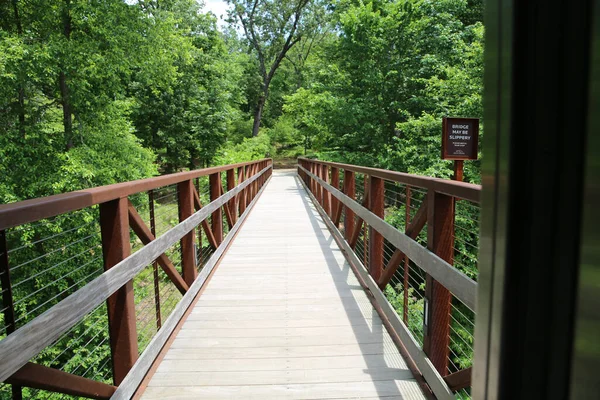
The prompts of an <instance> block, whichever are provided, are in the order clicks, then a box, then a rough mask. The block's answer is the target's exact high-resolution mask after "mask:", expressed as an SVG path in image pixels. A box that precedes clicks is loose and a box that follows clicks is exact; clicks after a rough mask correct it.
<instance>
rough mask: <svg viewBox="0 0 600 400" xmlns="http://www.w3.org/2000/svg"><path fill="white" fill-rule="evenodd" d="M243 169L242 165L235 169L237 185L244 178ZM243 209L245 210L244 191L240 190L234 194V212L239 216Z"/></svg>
mask: <svg viewBox="0 0 600 400" xmlns="http://www.w3.org/2000/svg"><path fill="white" fill-rule="evenodd" d="M244 171H245V169H244V167H238V169H237V180H238V185H239V184H240V183H242V182H244V180H245V179H246V178H245V176H244ZM244 211H246V191H245V190H242V191H241V192H239V193H238V195H237V196H236V211H235V212H236V214H237V215H238V216H240V215H242V214H243V213H244Z"/></svg>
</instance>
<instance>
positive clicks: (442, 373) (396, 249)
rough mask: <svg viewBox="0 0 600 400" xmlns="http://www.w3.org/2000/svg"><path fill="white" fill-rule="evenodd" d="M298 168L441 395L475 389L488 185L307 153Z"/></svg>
mask: <svg viewBox="0 0 600 400" xmlns="http://www.w3.org/2000/svg"><path fill="white" fill-rule="evenodd" d="M298 174H299V176H300V178H301V180H302V181H303V182H304V184H305V187H306V188H307V190H308V191H309V193H311V196H312V197H313V201H314V202H315V203H316V204H317V205H318V208H319V211H320V212H321V213H322V214H323V216H324V219H325V221H326V223H327V224H328V225H329V227H330V230H332V232H333V233H334V236H335V237H336V239H337V240H338V243H339V245H340V247H341V248H342V250H344V251H345V253H346V256H347V258H348V259H349V261H350V263H351V264H353V268H354V269H355V270H356V271H357V273H358V274H359V275H361V274H362V277H363V284H364V285H365V286H367V287H368V289H369V290H370V292H371V293H372V295H373V297H374V300H375V301H376V302H377V303H378V305H379V307H380V310H379V311H380V313H383V314H384V316H385V317H386V318H387V320H388V321H389V327H390V328H391V329H392V330H394V331H395V332H396V333H397V335H398V337H399V341H400V342H401V345H402V346H404V347H405V348H406V350H407V352H408V355H409V356H410V358H411V359H412V360H413V361H414V363H415V364H416V365H415V366H416V369H418V371H419V372H420V374H421V375H422V376H423V377H424V379H425V381H426V382H427V383H428V385H429V387H430V388H431V390H432V391H433V393H434V394H435V395H436V397H437V398H439V399H443V398H464V399H468V398H470V397H471V396H470V385H471V365H472V361H473V329H474V318H475V314H474V307H475V297H476V290H477V284H476V279H477V256H478V247H479V231H478V229H479V228H478V227H479V198H480V192H481V187H480V186H479V185H473V184H467V183H463V182H456V181H449V180H443V179H436V178H430V177H424V176H417V175H410V174H404V173H400V172H394V171H389V170H382V169H376V168H367V167H361V166H356V165H348V164H340V163H333V162H325V161H318V160H311V159H306V158H300V159H299V160H298Z"/></svg>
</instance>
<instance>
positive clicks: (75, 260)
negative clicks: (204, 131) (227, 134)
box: [0, 158, 481, 399]
mask: <svg viewBox="0 0 600 400" xmlns="http://www.w3.org/2000/svg"><path fill="white" fill-rule="evenodd" d="M480 190H481V188H480V186H478V185H471V184H466V183H461V182H455V181H450V180H444V179H436V178H430V177H424V176H416V175H410V174H403V173H399V172H394V171H388V170H380V169H374V168H367V167H361V166H355V165H347V164H339V163H331V162H324V161H318V160H312V159H304V158H301V159H299V160H298V166H297V169H294V170H275V171H273V168H272V161H271V160H270V159H265V160H260V161H254V162H249V163H242V164H234V165H225V166H220V167H213V168H207V169H201V170H195V171H187V172H181V173H177V174H171V175H164V176H160V177H155V178H150V179H145V180H140V181H134V182H125V183H119V184H115V185H110V186H103V187H97V188H92V189H88V190H82V191H77V192H72V193H66V194H61V195H56V196H50V197H46V198H40V199H33V200H27V201H22V202H17V203H12V204H7V205H1V206H0V278H1V280H0V283H1V284H2V305H1V307H0V309H1V310H2V317H1V318H2V319H0V329H1V330H2V333H0V335H2V336H0V338H1V340H0V381H1V382H3V383H2V386H0V397H1V398H3V399H4V398H6V399H9V398H13V399H20V398H49V399H62V398H94V399H131V398H137V399H186V398H189V399H192V398H193V399H202V398H206V399H225V398H226V399H232V398H235V399H357V398H360V399H376V398H383V399H432V398H437V399H451V398H464V399H467V398H470V385H471V365H472V360H473V326H474V319H475V313H474V304H475V297H476V291H477V283H476V280H477V269H476V260H477V248H478V241H479V232H478V226H479V224H478V218H479V196H480Z"/></svg>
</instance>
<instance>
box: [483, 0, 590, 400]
mask: <svg viewBox="0 0 600 400" xmlns="http://www.w3.org/2000/svg"><path fill="white" fill-rule="evenodd" d="M591 4H592V1H591V0H581V1H576V2H562V3H560V4H558V5H557V4H549V3H547V2H545V1H541V0H533V1H527V2H518V1H508V0H491V1H489V2H487V3H486V18H485V21H486V33H487V36H486V55H485V68H486V72H485V94H484V108H485V118H484V123H485V136H484V150H483V152H484V157H483V188H484V190H483V198H482V205H483V209H482V226H481V233H482V239H481V243H482V245H481V251H480V264H479V269H480V275H479V295H478V305H477V320H476V330H475V368H474V375H473V397H474V398H477V399H499V398H502V399H504V398H510V399H528V400H529V399H544V400H552V399H557V400H558V399H565V398H567V397H568V388H569V376H570V362H569V361H570V358H571V343H572V339H573V322H574V321H573V313H574V309H575V298H576V285H575V284H576V282H577V277H578V260H579V231H580V227H581V205H582V177H583V172H584V170H583V166H584V156H583V155H584V148H585V133H586V125H587V110H588V85H589V79H588V68H589V63H590V54H589V53H590V29H589V28H590V15H591Z"/></svg>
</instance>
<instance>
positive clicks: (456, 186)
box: [298, 157, 481, 203]
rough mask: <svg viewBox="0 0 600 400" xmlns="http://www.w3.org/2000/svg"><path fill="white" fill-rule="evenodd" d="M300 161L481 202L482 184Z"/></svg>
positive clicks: (329, 163)
mask: <svg viewBox="0 0 600 400" xmlns="http://www.w3.org/2000/svg"><path fill="white" fill-rule="evenodd" d="M298 160H299V161H307V162H318V163H319V164H321V165H327V166H329V167H335V168H340V169H343V170H344V171H352V172H357V173H359V174H365V175H369V176H374V177H377V178H381V179H384V180H387V181H392V182H398V183H404V184H406V185H411V186H417V187H420V188H424V189H433V190H435V191H436V192H439V193H443V194H446V195H449V196H453V197H457V198H461V199H464V200H469V201H472V202H475V203H479V202H480V198H481V196H480V194H481V185H475V184H472V183H465V182H458V181H450V180H447V179H439V178H432V177H430V176H422V175H413V174H407V173H405V172H397V171H390V170H387V169H379V168H371V167H363V166H360V165H352V164H343V163H337V162H331V161H322V160H313V159H310V158H303V157H299V158H298Z"/></svg>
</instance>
